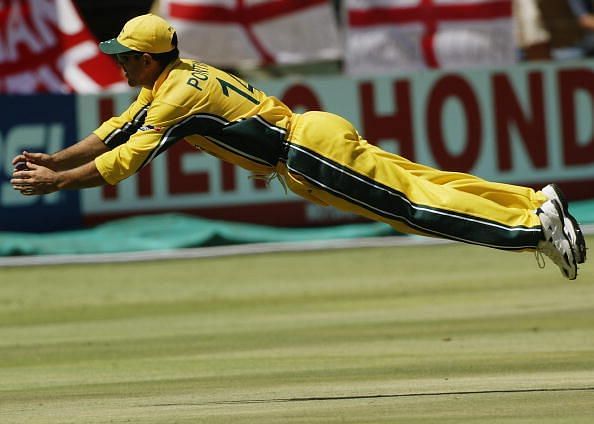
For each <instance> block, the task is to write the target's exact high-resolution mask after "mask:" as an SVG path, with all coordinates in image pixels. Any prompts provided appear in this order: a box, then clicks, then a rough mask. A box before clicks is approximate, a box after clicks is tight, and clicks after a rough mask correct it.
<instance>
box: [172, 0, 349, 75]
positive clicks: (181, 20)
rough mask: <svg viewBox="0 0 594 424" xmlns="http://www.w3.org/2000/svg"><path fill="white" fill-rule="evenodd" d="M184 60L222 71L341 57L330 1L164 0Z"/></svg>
mask: <svg viewBox="0 0 594 424" xmlns="http://www.w3.org/2000/svg"><path fill="white" fill-rule="evenodd" d="M161 14H162V16H163V17H164V18H165V19H167V20H169V21H170V22H171V23H172V25H173V27H174V28H175V29H176V31H177V33H178V36H179V46H180V51H181V54H182V56H189V57H196V58H198V59H200V60H203V61H204V62H208V63H210V64H213V65H215V66H223V67H255V66H261V65H268V64H297V63H303V62H307V61H323V60H333V59H337V58H340V57H341V56H342V51H341V49H340V46H339V37H338V31H337V26H336V19H335V16H334V12H333V10H332V7H331V4H330V1H329V0H161Z"/></svg>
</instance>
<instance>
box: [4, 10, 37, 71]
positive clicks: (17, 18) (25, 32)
mask: <svg viewBox="0 0 594 424" xmlns="http://www.w3.org/2000/svg"><path fill="white" fill-rule="evenodd" d="M20 3H21V2H20V1H18V0H12V1H11V5H10V9H9V15H8V19H7V22H6V27H5V28H4V34H3V35H4V36H5V40H6V54H5V55H3V56H4V57H5V58H6V61H7V62H16V61H17V60H18V59H19V56H18V48H19V45H21V44H25V45H26V46H27V47H28V49H29V50H30V51H31V52H33V53H39V52H41V51H42V50H43V44H42V43H40V42H39V40H38V39H37V38H36V37H35V35H34V34H33V31H31V29H30V28H29V26H28V25H27V23H26V21H25V19H24V18H23V14H22V13H21V4H20Z"/></svg>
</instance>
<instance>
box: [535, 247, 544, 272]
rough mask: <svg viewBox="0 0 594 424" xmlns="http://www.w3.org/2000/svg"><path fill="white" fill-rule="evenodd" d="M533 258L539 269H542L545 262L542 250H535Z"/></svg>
mask: <svg viewBox="0 0 594 424" xmlns="http://www.w3.org/2000/svg"><path fill="white" fill-rule="evenodd" d="M534 258H535V259H536V265H538V267H539V268H540V269H544V267H545V265H546V262H545V258H544V255H543V253H542V250H535V251H534Z"/></svg>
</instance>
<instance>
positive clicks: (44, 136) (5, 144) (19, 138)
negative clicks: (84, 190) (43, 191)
mask: <svg viewBox="0 0 594 424" xmlns="http://www.w3.org/2000/svg"><path fill="white" fill-rule="evenodd" d="M64 134H65V130H64V126H63V125H62V124H61V123H54V124H33V125H19V126H15V127H12V128H11V129H10V131H8V132H7V133H6V134H4V136H3V137H2V134H0V158H3V159H2V161H1V163H0V172H2V173H3V174H5V175H7V176H9V175H11V174H12V170H13V166H12V158H13V157H15V156H16V155H18V154H19V153H21V152H22V151H23V150H31V151H36V152H53V151H56V150H60V149H62V148H63V146H64ZM61 197H62V195H61V193H52V194H49V195H47V196H41V197H40V196H23V195H21V194H20V193H19V192H17V191H15V190H14V189H13V188H12V186H11V185H10V182H9V181H3V182H2V183H1V187H0V205H2V207H15V206H28V205H33V204H35V203H37V202H39V201H42V202H44V203H46V204H54V203H58V202H59V201H60V198H61Z"/></svg>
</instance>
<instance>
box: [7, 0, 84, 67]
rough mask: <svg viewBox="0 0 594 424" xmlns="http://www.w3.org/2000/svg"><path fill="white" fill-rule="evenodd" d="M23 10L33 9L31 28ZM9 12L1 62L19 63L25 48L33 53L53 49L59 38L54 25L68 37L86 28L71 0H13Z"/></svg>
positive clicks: (31, 11)
mask: <svg viewBox="0 0 594 424" xmlns="http://www.w3.org/2000/svg"><path fill="white" fill-rule="evenodd" d="M24 8H26V10H30V16H31V21H32V23H33V25H32V26H31V25H30V24H29V23H28V21H27V19H25V18H24V16H23V13H22V12H23V9H24ZM8 10H9V15H8V17H7V20H6V26H5V27H4V28H0V63H5V62H9V63H10V62H16V61H18V60H20V58H21V57H20V55H19V48H22V47H25V46H26V47H27V48H28V50H29V51H30V52H32V53H40V52H41V51H43V50H44V49H47V48H50V47H54V46H55V45H56V43H57V37H56V34H55V33H54V30H53V28H52V26H56V27H58V28H59V30H60V31H61V32H62V33H64V34H67V35H73V34H76V33H77V32H79V31H81V30H82V29H83V23H82V21H81V20H80V18H79V16H78V13H77V12H76V10H75V9H74V8H73V5H72V2H71V1H70V0H58V1H55V0H29V1H27V2H23V1H20V0H11V2H10V5H9V8H8ZM3 40H4V42H3Z"/></svg>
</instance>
